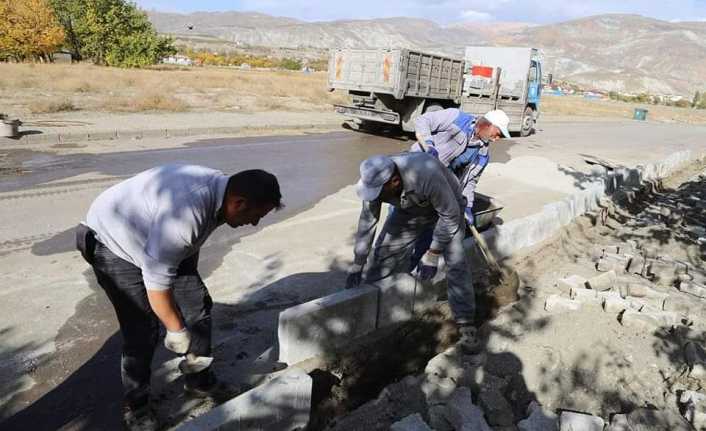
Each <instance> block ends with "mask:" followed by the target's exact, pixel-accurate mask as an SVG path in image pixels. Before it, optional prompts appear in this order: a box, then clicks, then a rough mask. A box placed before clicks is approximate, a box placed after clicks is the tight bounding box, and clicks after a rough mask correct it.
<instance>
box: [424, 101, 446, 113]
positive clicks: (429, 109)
mask: <svg viewBox="0 0 706 431" xmlns="http://www.w3.org/2000/svg"><path fill="white" fill-rule="evenodd" d="M443 109H444V107H443V106H441V105H440V104H438V103H430V104H428V105H426V106H424V113H425V114H426V113H427V112H435V111H441V110H443Z"/></svg>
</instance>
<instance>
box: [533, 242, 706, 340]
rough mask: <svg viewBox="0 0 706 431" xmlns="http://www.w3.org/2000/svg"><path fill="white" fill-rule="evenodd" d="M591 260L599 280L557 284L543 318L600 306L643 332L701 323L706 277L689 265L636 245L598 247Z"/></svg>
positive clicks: (578, 278)
mask: <svg viewBox="0 0 706 431" xmlns="http://www.w3.org/2000/svg"><path fill="white" fill-rule="evenodd" d="M593 259H594V268H595V270H596V271H597V272H598V274H597V275H596V276H594V277H591V278H584V277H581V276H579V275H571V276H569V277H565V278H561V279H559V280H557V282H556V286H557V287H558V288H559V289H560V290H561V291H562V294H560V295H550V296H548V297H547V298H546V300H545V305H544V308H545V310H546V311H547V312H550V313H562V312H575V311H579V310H581V308H582V307H583V306H585V305H598V306H601V307H602V308H603V310H604V311H605V312H606V313H615V314H616V315H617V316H618V319H619V321H620V323H621V324H622V325H623V326H635V327H644V328H646V329H650V328H656V327H660V326H677V325H691V324H693V323H695V322H699V323H701V322H700V321H701V320H702V319H703V317H704V316H705V315H706V286H704V281H705V280H706V273H704V272H703V271H702V270H701V269H698V268H695V267H693V266H692V265H690V264H689V263H687V262H681V261H678V260H675V259H672V258H671V257H669V256H658V255H655V254H654V253H653V252H651V251H647V250H640V248H639V245H638V244H637V243H635V242H634V241H632V242H630V243H625V244H618V245H607V246H596V247H595V249H594V251H593Z"/></svg>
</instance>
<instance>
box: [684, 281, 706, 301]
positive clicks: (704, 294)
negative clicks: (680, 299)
mask: <svg viewBox="0 0 706 431" xmlns="http://www.w3.org/2000/svg"><path fill="white" fill-rule="evenodd" d="M679 290H680V291H682V292H685V293H688V294H689V295H693V296H696V297H697V298H701V299H704V298H706V286H704V285H702V284H699V283H696V282H694V281H680V282H679Z"/></svg>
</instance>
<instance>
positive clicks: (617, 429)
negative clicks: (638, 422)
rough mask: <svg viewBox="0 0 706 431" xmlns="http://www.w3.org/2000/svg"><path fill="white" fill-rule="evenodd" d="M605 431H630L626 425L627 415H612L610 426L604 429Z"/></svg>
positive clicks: (628, 425)
mask: <svg viewBox="0 0 706 431" xmlns="http://www.w3.org/2000/svg"><path fill="white" fill-rule="evenodd" d="M606 431H632V429H631V428H630V424H629V423H628V415H623V414H619V415H613V418H612V419H611V420H610V426H608V428H606Z"/></svg>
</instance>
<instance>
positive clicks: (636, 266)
mask: <svg viewBox="0 0 706 431" xmlns="http://www.w3.org/2000/svg"><path fill="white" fill-rule="evenodd" d="M644 271H645V258H644V257H643V256H642V255H640V254H632V259H630V264H629V265H628V267H627V272H629V273H630V274H640V275H642V274H643V273H644Z"/></svg>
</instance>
